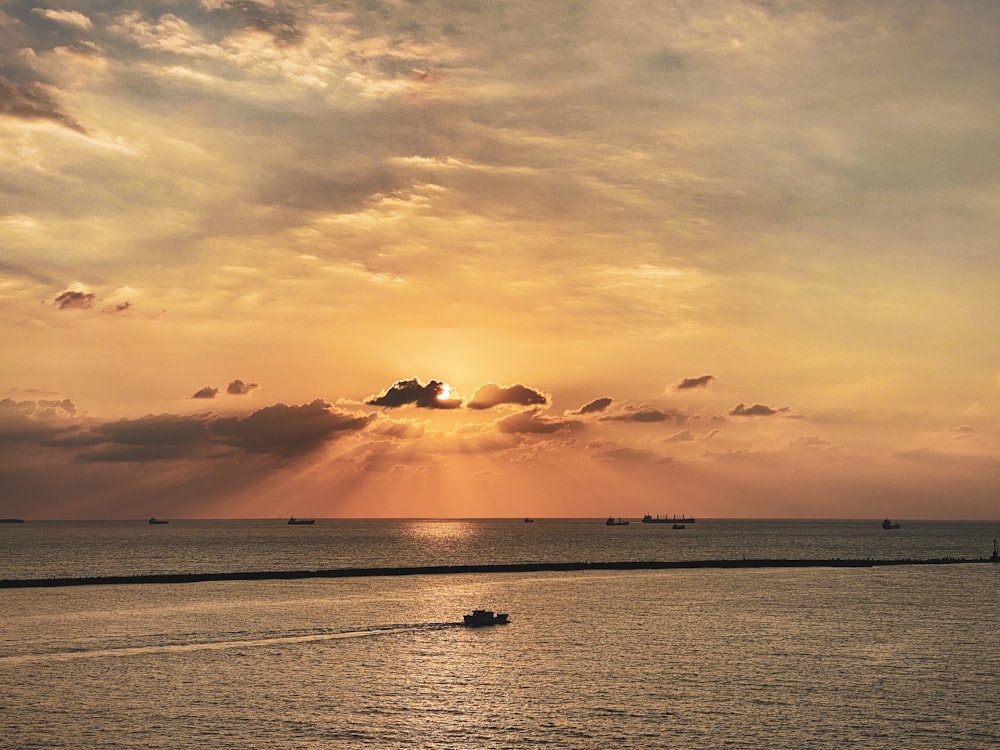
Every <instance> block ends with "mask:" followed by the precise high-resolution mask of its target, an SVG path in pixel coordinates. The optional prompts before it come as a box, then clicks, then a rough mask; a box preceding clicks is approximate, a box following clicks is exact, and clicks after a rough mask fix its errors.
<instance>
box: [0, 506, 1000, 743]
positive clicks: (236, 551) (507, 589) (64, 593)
mask: <svg viewBox="0 0 1000 750" xmlns="http://www.w3.org/2000/svg"><path fill="white" fill-rule="evenodd" d="M998 537H1000V522H963V523H952V522H916V521H912V522H908V521H903V522H902V527H901V528H899V529H896V530H892V531H884V530H883V529H881V528H880V524H879V521H878V520H875V521H872V520H868V521H732V520H711V519H707V520H703V519H698V520H697V522H696V523H693V524H687V525H686V528H685V529H683V530H674V529H672V528H671V526H670V524H641V523H639V522H638V520H637V519H632V521H631V523H630V524H629V525H628V526H617V527H608V526H605V525H604V519H571V520H554V519H537V520H536V521H535V522H534V523H524V522H523V521H522V520H521V519H515V520H510V519H505V520H472V521H467V520H455V521H438V520H427V521H412V520H395V521H387V520H378V521H363V520H347V521H345V520H332V519H331V520H326V519H318V520H317V521H316V523H315V525H311V526H306V525H304V526H289V525H288V524H286V523H285V522H284V521H283V520H279V519H272V520H243V521H202V520H183V519H171V520H170V523H169V524H164V525H149V524H147V523H146V522H145V521H114V522H111V521H101V522H96V521H95V522H70V521H64V522H35V521H29V522H28V523H24V524H0V561H2V569H0V579H3V580H5V581H9V580H12V579H46V578H60V577H99V576H119V575H124V576H144V575H154V574H169V573H226V572H244V571H313V570H326V569H341V568H375V567H377V568H393V567H413V566H463V565H479V564H518V563H568V562H623V561H651V560H655V561H710V560H742V559H748V560H753V559H810V560H836V559H865V560H867V559H879V560H886V559H888V560H914V559H915V560H920V559H925V560H926V559H947V560H949V561H953V560H956V559H961V560H965V561H967V562H949V564H930V565H910V564H904V565H892V566H876V567H848V568H841V567H834V566H830V567H826V566H821V567H808V568H794V567H793V568H783V567H754V568H737V569H719V568H712V567H705V568H685V569H666V570H593V569H590V570H578V571H570V572H567V571H555V570H553V571H537V572H526V571H518V572H485V573H445V574H416V575H403V576H392V575H386V576H363V577H341V578H303V579H296V580H247V581H244V580H234V581H205V582H198V583H129V584H107V585H74V586H60V587H27V588H0V747H2V748H4V749H6V748H18V749H25V750H26V749H28V748H72V749H73V750H90V749H92V748H94V749H96V748H130V749H131V748H169V749H171V750H182V749H184V750H186V749H188V748H192V749H193V748H197V749H198V750H203V749H205V748H211V749H213V750H217V749H220V748H234V749H235V748H240V749H241V750H252V749H255V748H261V749H263V748H268V749H274V748H278V749H280V748H487V747H488V748H530V747H551V748H602V749H604V748H643V749H644V750H646V749H648V748H692V749H694V748H698V749H701V748H705V749H709V748H711V749H713V750H717V749H719V748H767V750H779V749H782V748H788V749H789V750H792V749H794V750H804V749H812V748H830V749H831V750H833V749H834V748H835V749H836V750H843V748H852V749H856V748H892V750H917V749H919V748H927V749H928V750H943V749H946V748H961V749H963V750H976V749H980V748H981V749H983V750H985V749H986V748H989V749H990V750H995V748H997V747H1000V597H998V594H1000V564H991V563H984V562H981V561H982V560H983V559H984V558H988V557H989V556H990V553H991V552H992V550H993V540H994V539H995V538H998ZM473 608H485V609H492V610H496V611H502V612H507V613H509V615H510V624H508V625H506V626H498V627H492V628H466V627H463V626H462V625H460V623H461V621H462V614H463V613H466V612H469V611H471V610H472V609H473Z"/></svg>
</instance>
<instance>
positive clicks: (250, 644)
mask: <svg viewBox="0 0 1000 750" xmlns="http://www.w3.org/2000/svg"><path fill="white" fill-rule="evenodd" d="M462 625H463V623H460V622H425V623H407V624H399V625H372V626H368V627H363V628H350V629H343V630H331V629H327V628H316V629H309V630H301V631H285V632H282V633H273V634H265V635H262V634H259V633H257V634H255V633H222V634H216V637H215V638H206V637H205V634H198V633H191V634H180V635H178V634H172V635H150V636H147V637H146V639H145V640H147V641H149V642H148V643H135V641H134V640H132V642H131V643H122V644H104V645H102V646H100V647H94V648H76V649H53V650H51V651H39V652H37V653H30V654H11V655H8V656H0V664H23V663H29V662H38V661H69V660H73V659H93V658H104V657H123V656H141V655H144V654H168V653H184V652H189V651H208V650H216V649H236V648H255V647H262V646H278V645H281V644H290V643H309V642H319V641H334V640H342V639H345V638H372V637H376V636H387V635H395V634H400V633H413V632H419V631H428V630H444V629H448V628H458V627H462ZM219 636H221V637H219Z"/></svg>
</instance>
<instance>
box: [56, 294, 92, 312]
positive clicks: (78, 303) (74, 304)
mask: <svg viewBox="0 0 1000 750" xmlns="http://www.w3.org/2000/svg"><path fill="white" fill-rule="evenodd" d="M95 299H96V295H94V294H91V293H90V292H79V291H73V290H70V289H67V290H66V291H65V292H63V293H62V294H60V295H59V296H58V297H56V298H55V305H56V307H58V308H59V309H60V310H86V309H87V308H89V307H93V306H94V300H95Z"/></svg>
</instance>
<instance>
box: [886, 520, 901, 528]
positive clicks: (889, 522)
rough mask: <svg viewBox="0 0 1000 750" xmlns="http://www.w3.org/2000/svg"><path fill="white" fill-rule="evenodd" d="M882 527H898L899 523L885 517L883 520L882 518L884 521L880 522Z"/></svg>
mask: <svg viewBox="0 0 1000 750" xmlns="http://www.w3.org/2000/svg"><path fill="white" fill-rule="evenodd" d="M882 528H883V529H898V528H899V524H898V523H893V522H892V521H890V520H889V519H888V518H887V519H885V520H884V521H883V522H882Z"/></svg>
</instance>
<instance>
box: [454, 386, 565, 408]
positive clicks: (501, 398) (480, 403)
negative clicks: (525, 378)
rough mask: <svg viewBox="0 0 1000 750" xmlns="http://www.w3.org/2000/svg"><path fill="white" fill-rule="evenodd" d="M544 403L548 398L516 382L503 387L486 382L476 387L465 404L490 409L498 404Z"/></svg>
mask: <svg viewBox="0 0 1000 750" xmlns="http://www.w3.org/2000/svg"><path fill="white" fill-rule="evenodd" d="M546 403H548V399H547V398H546V397H545V396H544V395H542V394H541V393H539V392H538V391H536V390H534V389H532V388H528V387H527V386H524V385H520V384H516V385H511V386H506V387H504V386H501V385H497V384H496V383H486V384H484V385H481V386H479V388H477V389H476V392H475V393H473V394H472V398H471V399H469V403H468V404H467V406H468V408H470V409H492V408H493V407H494V406H499V405H500V404H518V405H520V406H533V405H535V404H546Z"/></svg>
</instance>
